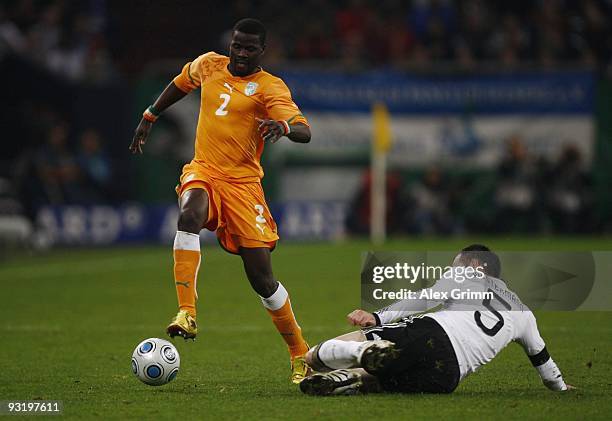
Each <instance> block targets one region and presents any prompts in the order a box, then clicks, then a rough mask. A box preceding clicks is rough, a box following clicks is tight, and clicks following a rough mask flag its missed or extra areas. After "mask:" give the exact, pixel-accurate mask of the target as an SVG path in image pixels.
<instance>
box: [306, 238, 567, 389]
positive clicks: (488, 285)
mask: <svg viewBox="0 0 612 421" xmlns="http://www.w3.org/2000/svg"><path fill="white" fill-rule="evenodd" d="M468 267H472V268H476V269H477V272H476V275H475V276H471V277H465V276H464V275H462V276H458V275H457V274H458V273H462V274H464V273H465V271H458V270H457V269H460V268H461V269H465V268H468ZM500 271H501V266H500V261H499V257H498V256H497V255H496V254H495V253H493V252H492V251H491V250H490V249H489V248H487V247H486V246H482V245H478V244H475V245H472V246H469V247H466V248H465V249H463V250H462V251H461V252H460V253H459V254H458V255H457V257H456V258H455V260H454V262H453V270H450V271H448V272H446V273H445V274H444V275H443V276H442V278H441V279H440V280H438V281H437V282H436V283H435V285H434V286H433V287H431V288H430V291H429V294H430V296H431V295H437V296H438V297H439V299H434V300H429V299H425V298H423V299H419V298H418V296H417V297H416V298H415V299H406V300H402V301H398V302H396V303H394V304H392V305H391V306H388V307H385V308H383V309H381V310H378V311H376V312H374V313H369V312H366V311H364V310H355V311H353V312H352V313H350V314H349V315H348V319H349V321H350V322H351V323H352V324H355V325H359V326H361V327H363V329H362V330H361V331H357V332H352V333H348V334H346V335H343V336H340V337H338V338H336V339H331V340H328V341H325V342H322V343H320V344H318V345H317V346H315V347H314V348H312V349H311V350H310V351H309V352H308V354H307V355H306V361H307V363H308V364H309V365H310V366H311V367H312V368H313V369H314V370H315V371H317V372H318V373H317V374H313V375H311V376H310V377H307V378H306V379H304V380H303V381H302V383H301V384H300V389H301V390H302V392H304V393H307V394H311V395H336V394H355V393H364V392H402V393H450V392H452V391H454V390H455V389H456V388H457V386H458V385H459V382H460V381H461V380H463V379H464V378H465V377H466V376H468V375H469V374H470V373H473V372H474V371H476V370H477V369H478V368H479V367H480V366H482V365H484V364H486V363H488V362H489V361H491V360H492V359H493V358H494V357H495V356H496V355H497V354H498V353H499V352H500V351H501V350H502V349H503V348H505V347H506V345H508V344H509V343H510V342H512V341H515V342H518V343H519V344H520V345H521V346H522V347H523V349H524V350H525V353H526V354H527V356H528V357H529V359H530V361H531V363H532V365H533V366H534V367H535V368H536V370H537V371H538V373H539V375H540V377H541V378H542V381H543V383H544V385H545V386H546V387H548V388H549V389H551V390H555V391H564V390H568V389H571V388H572V386H569V385H566V383H565V382H564V381H563V378H562V376H561V371H560V370H559V368H558V367H557V365H556V364H555V362H554V361H553V360H552V358H551V357H550V355H549V354H548V351H547V350H546V345H545V344H544V340H543V339H542V337H541V336H540V333H539V332H538V326H537V324H536V319H535V317H534V315H533V313H532V312H531V311H530V310H529V308H527V307H526V306H525V305H524V304H523V303H522V302H521V300H520V299H519V298H518V297H517V295H516V294H515V293H514V292H512V291H510V290H509V289H508V287H507V286H506V284H505V283H504V282H503V281H502V280H501V279H499V276H500ZM472 273H474V271H472ZM468 291H469V292H470V294H472V295H471V297H470V298H469V299H465V298H453V295H454V296H455V297H456V296H457V292H468ZM474 293H476V294H474ZM474 296H480V297H484V299H483V298H477V299H474V298H473V297H474ZM439 305H441V306H442V309H440V310H438V311H435V312H431V313H427V314H419V315H418V316H416V314H417V313H422V312H423V311H425V310H431V309H432V308H434V307H436V306H439ZM398 320H399V321H398ZM394 321H398V322H396V323H392V322H394ZM325 372H327V373H325Z"/></svg>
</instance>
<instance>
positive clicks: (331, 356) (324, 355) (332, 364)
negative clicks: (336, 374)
mask: <svg viewBox="0 0 612 421" xmlns="http://www.w3.org/2000/svg"><path fill="white" fill-rule="evenodd" d="M367 344H368V342H367V341H366V342H357V341H341V340H338V339H330V340H329V341H325V342H323V343H322V344H321V345H319V350H318V358H319V359H320V360H321V362H322V363H323V364H325V365H326V366H327V367H329V368H332V369H334V370H336V369H339V368H356V367H359V357H360V356H361V353H362V350H363V347H364V346H365V345H367ZM315 358H316V356H315Z"/></svg>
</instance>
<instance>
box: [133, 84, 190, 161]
mask: <svg viewBox="0 0 612 421" xmlns="http://www.w3.org/2000/svg"><path fill="white" fill-rule="evenodd" d="M185 95H187V92H185V91H182V90H180V89H179V88H178V87H177V86H176V85H175V83H174V82H170V84H168V86H166V89H164V91H163V92H162V93H161V95H160V96H159V97H157V99H156V100H155V102H154V103H153V105H152V106H151V107H149V108H148V109H147V111H145V114H146V113H147V112H149V113H152V111H151V110H153V112H154V113H155V114H157V115H159V114H161V113H162V112H163V111H164V110H165V109H166V108H168V107H169V106H171V105H172V104H174V103H175V102H177V101H179V100H181V99H182V98H183V97H185ZM155 114H153V117H154V118H151V117H149V118H147V115H143V117H142V118H141V119H140V123H138V127H136V131H135V132H134V138H133V139H132V143H131V144H130V151H132V153H136V152H138V153H142V146H143V145H144V144H145V143H146V142H147V138H148V137H149V133H150V132H151V129H152V128H153V123H155V119H156V118H157V116H156V115H155Z"/></svg>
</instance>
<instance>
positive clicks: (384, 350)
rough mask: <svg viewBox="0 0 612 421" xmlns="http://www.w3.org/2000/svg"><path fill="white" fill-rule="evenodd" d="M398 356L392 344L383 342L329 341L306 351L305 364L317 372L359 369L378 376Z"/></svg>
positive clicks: (398, 353)
mask: <svg viewBox="0 0 612 421" xmlns="http://www.w3.org/2000/svg"><path fill="white" fill-rule="evenodd" d="M399 355H400V352H399V350H397V349H396V348H395V345H394V344H393V342H389V341H385V340H377V341H353V340H348V341H347V340H342V339H330V340H328V341H325V342H321V343H320V344H318V345H316V346H315V347H314V348H312V349H311V350H310V351H308V353H307V354H306V362H307V363H308V365H310V366H311V367H312V368H313V369H314V370H315V371H319V372H324V371H330V370H337V369H344V368H358V367H360V368H364V369H365V370H366V371H368V372H369V373H371V374H378V373H380V372H381V371H384V370H385V369H386V368H387V367H389V366H390V365H391V364H392V363H393V361H395V360H396V359H397V358H398V357H399Z"/></svg>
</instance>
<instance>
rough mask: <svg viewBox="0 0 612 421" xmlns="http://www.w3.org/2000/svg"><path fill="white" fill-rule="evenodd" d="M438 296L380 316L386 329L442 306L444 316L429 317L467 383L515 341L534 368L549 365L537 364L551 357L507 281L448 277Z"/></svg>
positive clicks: (397, 305) (397, 306)
mask: <svg viewBox="0 0 612 421" xmlns="http://www.w3.org/2000/svg"><path fill="white" fill-rule="evenodd" d="M462 292H463V293H466V292H469V293H470V294H474V293H475V294H474V295H472V297H474V296H476V297H485V298H464V297H461V296H460V293H462ZM483 293H488V294H483ZM434 295H436V296H437V297H438V298H437V299H412V300H411V299H408V300H403V301H399V302H397V303H395V304H393V305H391V306H389V307H385V308H383V309H381V310H379V311H377V312H375V315H376V317H377V318H378V319H379V321H380V322H381V323H388V322H391V321H393V320H396V319H398V318H402V317H407V316H410V315H412V314H415V313H419V312H422V311H423V310H425V309H431V308H433V307H436V306H439V305H441V306H442V307H441V309H440V310H438V311H436V312H432V313H427V314H426V315H424V316H425V317H430V318H432V319H434V320H436V322H438V324H440V326H442V328H443V329H444V330H445V332H446V334H447V335H448V337H449V339H450V341H451V343H452V345H453V348H454V350H455V354H456V355H457V360H458V363H459V369H460V373H461V374H460V375H461V379H463V378H465V377H466V376H467V375H469V374H470V373H472V372H474V371H476V370H477V369H478V368H479V367H480V366H482V365H484V364H486V363H488V362H489V361H491V360H492V359H493V358H495V356H496V355H497V354H498V353H499V352H500V351H501V350H502V349H503V348H505V347H506V346H507V345H508V344H509V343H510V342H512V341H516V342H518V343H519V344H520V345H521V346H522V347H523V349H524V350H525V353H526V354H527V355H528V356H529V357H530V358H531V359H532V362H533V364H534V365H541V364H543V363H544V362H546V361H542V362H540V361H538V363H537V364H536V362H535V361H534V359H533V358H535V356H538V355H539V354H540V353H546V350H545V343H544V340H543V339H542V337H541V336H540V333H539V331H538V326H537V323H536V319H535V317H534V315H533V313H532V312H531V311H530V310H529V308H528V307H527V306H526V305H524V304H523V303H522V302H521V300H520V299H519V297H518V296H517V295H516V294H515V293H514V292H512V291H511V290H510V289H509V288H508V287H507V285H506V283H505V282H504V281H502V280H500V279H497V278H493V277H489V276H484V277H482V278H472V279H463V280H461V282H458V281H457V280H456V279H455V278H454V277H453V276H452V275H451V276H449V275H448V274H445V276H443V277H442V278H441V279H440V280H439V281H437V282H436V284H434V286H433V287H431V289H430V292H429V296H430V297H431V296H434ZM546 355H548V354H547V353H546ZM546 360H548V358H547V359H546ZM553 364H554V363H553ZM555 368H556V366H555ZM557 371H558V370H557ZM540 374H541V375H542V373H540ZM543 378H544V377H543ZM559 378H560V373H559ZM545 380H546V379H545ZM545 383H546V382H545ZM563 386H564V385H563Z"/></svg>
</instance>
